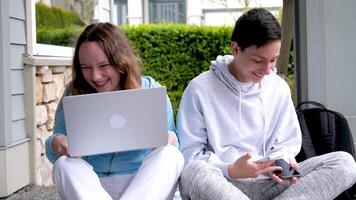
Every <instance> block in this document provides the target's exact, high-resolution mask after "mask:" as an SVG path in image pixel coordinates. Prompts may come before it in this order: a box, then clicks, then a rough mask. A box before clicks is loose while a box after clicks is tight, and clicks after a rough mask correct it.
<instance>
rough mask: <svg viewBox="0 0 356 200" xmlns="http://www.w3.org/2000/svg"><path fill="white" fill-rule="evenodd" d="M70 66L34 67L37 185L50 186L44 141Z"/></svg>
mask: <svg viewBox="0 0 356 200" xmlns="http://www.w3.org/2000/svg"><path fill="white" fill-rule="evenodd" d="M71 73H72V71H71V67H70V66H55V67H51V66H36V86H35V90H36V134H37V138H38V139H37V145H38V149H39V153H40V154H41V155H40V159H39V160H38V161H37V162H38V166H37V170H36V179H37V183H36V184H37V185H43V186H51V185H53V183H52V164H51V163H50V162H49V161H48V159H47V157H46V150H45V141H46V138H47V137H48V136H49V135H52V133H53V126H54V115H55V112H56V109H57V105H58V102H59V100H60V98H61V96H62V93H63V91H64V89H65V86H66V85H67V84H68V83H69V82H70V81H71Z"/></svg>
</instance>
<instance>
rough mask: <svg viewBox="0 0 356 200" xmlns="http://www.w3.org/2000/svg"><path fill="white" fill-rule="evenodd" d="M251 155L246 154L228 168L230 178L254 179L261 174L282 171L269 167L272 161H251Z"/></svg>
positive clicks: (278, 168)
mask: <svg viewBox="0 0 356 200" xmlns="http://www.w3.org/2000/svg"><path fill="white" fill-rule="evenodd" d="M251 157H252V155H251V153H246V154H245V155H243V156H241V157H240V158H239V159H237V160H236V161H235V162H234V163H233V164H230V165H229V166H228V173H229V176H230V177H231V178H234V179H237V178H256V177H258V176H259V175H261V174H263V173H271V172H273V171H278V170H279V171H280V170H282V168H281V167H279V166H271V165H272V164H273V162H274V160H269V161H266V162H263V163H261V162H255V161H251Z"/></svg>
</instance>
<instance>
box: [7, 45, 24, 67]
mask: <svg viewBox="0 0 356 200" xmlns="http://www.w3.org/2000/svg"><path fill="white" fill-rule="evenodd" d="M24 53H25V45H23V44H20V45H17V44H11V46H10V62H11V69H23V67H24V65H23V64H22V55H23V54H24Z"/></svg>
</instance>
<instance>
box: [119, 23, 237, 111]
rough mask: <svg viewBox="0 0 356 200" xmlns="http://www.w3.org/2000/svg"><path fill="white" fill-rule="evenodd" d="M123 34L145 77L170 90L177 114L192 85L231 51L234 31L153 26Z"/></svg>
mask: <svg viewBox="0 0 356 200" xmlns="http://www.w3.org/2000/svg"><path fill="white" fill-rule="evenodd" d="M122 30H123V31H124V32H125V33H126V35H127V37H128V38H129V39H130V41H131V42H132V45H133V46H134V48H135V49H136V51H137V53H138V55H139V56H140V57H141V59H142V61H143V66H144V67H143V72H144V74H145V75H149V76H152V77H153V78H154V79H156V80H157V81H159V82H160V83H161V84H162V85H164V86H166V87H167V91H168V94H169V96H170V99H171V101H172V104H173V108H174V111H175V112H176V111H177V108H178V106H179V102H180V99H181V96H182V93H183V91H184V89H185V87H186V86H187V84H188V83H189V81H190V80H191V79H193V78H194V77H195V76H197V75H199V74H200V73H201V72H202V71H206V70H208V69H209V66H210V61H211V60H212V59H215V58H216V56H217V55H219V54H225V53H229V51H230V50H229V49H230V35H231V31H232V28H231V27H206V26H191V25H184V24H158V25H157V24H154V25H153V24H151V25H141V26H138V27H123V28H122Z"/></svg>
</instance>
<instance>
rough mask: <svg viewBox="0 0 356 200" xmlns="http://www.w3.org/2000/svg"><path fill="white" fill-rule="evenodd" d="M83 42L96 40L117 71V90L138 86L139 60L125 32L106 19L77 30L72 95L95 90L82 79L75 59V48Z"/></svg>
mask: <svg viewBox="0 0 356 200" xmlns="http://www.w3.org/2000/svg"><path fill="white" fill-rule="evenodd" d="M84 42H97V43H98V44H99V46H100V47H101V48H102V50H103V51H104V53H105V54H106V56H107V57H108V60H109V62H110V64H111V66H113V67H114V68H116V69H118V72H119V73H120V82H119V88H120V90H126V89H134V88H140V87H141V61H140V60H139V59H138V58H137V57H136V55H135V52H134V50H133V48H132V47H131V45H130V43H129V40H128V39H127V38H126V36H125V35H124V34H123V33H122V32H121V31H120V30H119V29H118V28H117V27H115V26H114V25H112V24H110V23H94V24H91V25H89V26H88V27H86V28H85V30H84V31H83V32H82V33H81V34H80V36H79V38H78V41H77V45H76V47H75V52H74V57H73V71H72V78H73V82H72V92H73V95H78V94H88V93H96V92H97V91H96V90H95V89H94V88H93V87H92V86H91V85H90V84H89V83H88V82H87V81H86V80H85V79H84V76H83V73H82V69H81V66H80V61H79V49H80V46H81V45H82V44H83V43H84Z"/></svg>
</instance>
